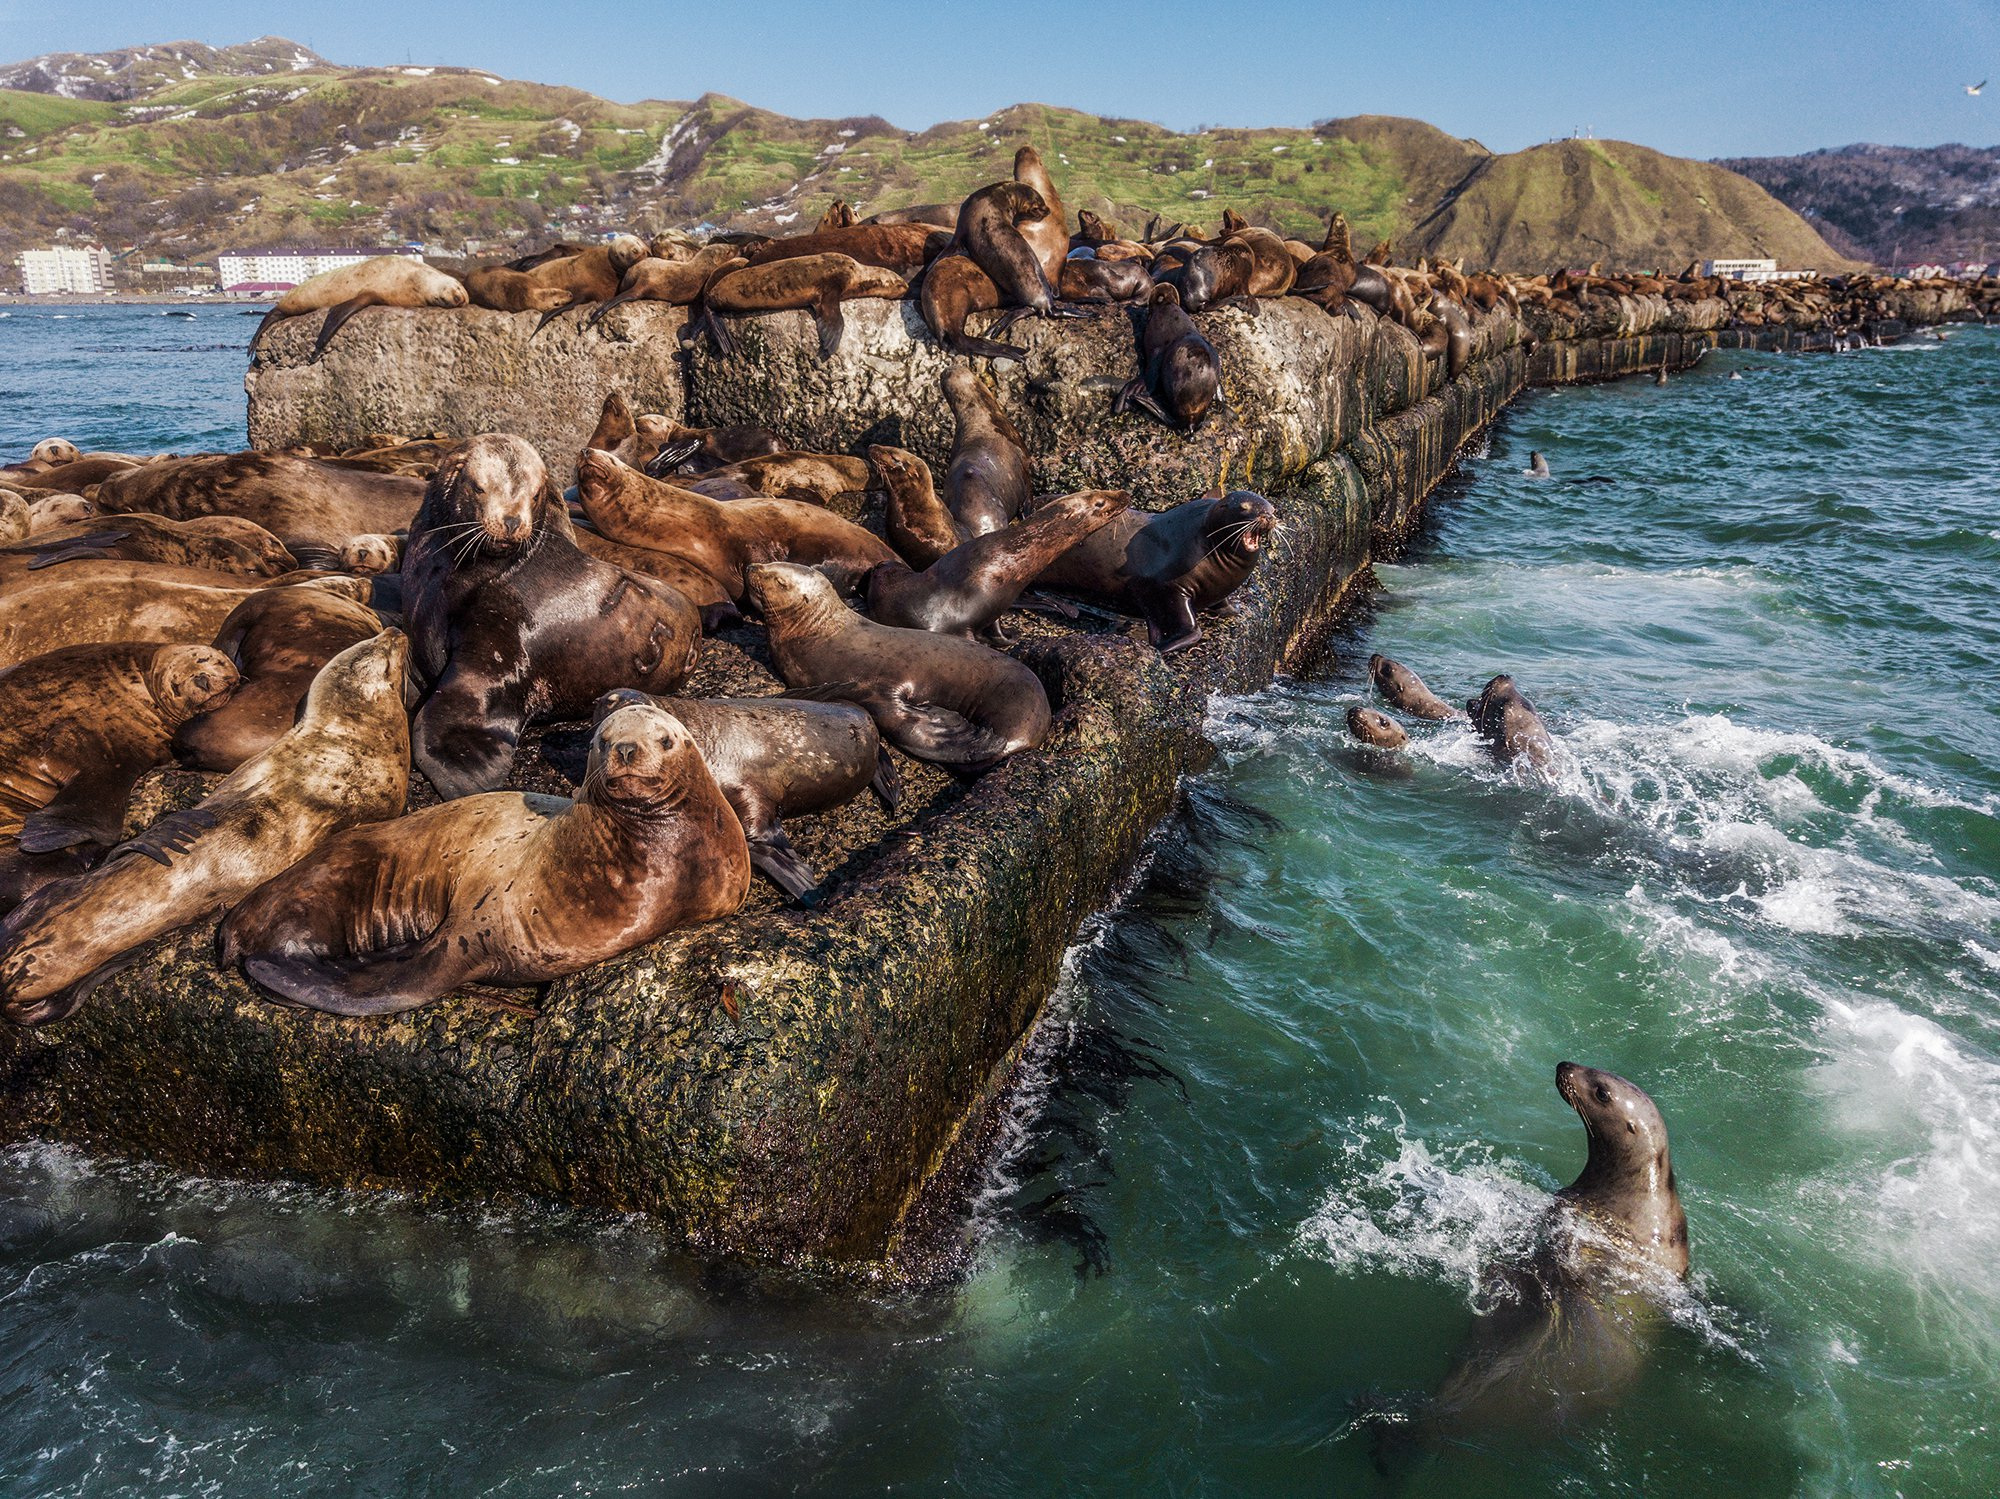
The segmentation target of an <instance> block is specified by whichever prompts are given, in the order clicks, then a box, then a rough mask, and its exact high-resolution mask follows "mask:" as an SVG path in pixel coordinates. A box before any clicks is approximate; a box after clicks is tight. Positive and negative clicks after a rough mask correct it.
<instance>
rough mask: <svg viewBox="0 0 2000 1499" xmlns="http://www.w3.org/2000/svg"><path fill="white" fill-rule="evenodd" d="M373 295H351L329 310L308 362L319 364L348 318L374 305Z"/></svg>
mask: <svg viewBox="0 0 2000 1499" xmlns="http://www.w3.org/2000/svg"><path fill="white" fill-rule="evenodd" d="M374 305H375V298H373V297H350V298H349V299H348V300H347V301H345V302H342V303H341V304H340V305H339V306H337V307H332V308H329V309H328V310H327V314H326V321H325V322H323V323H321V324H320V325H319V337H318V338H317V339H315V340H314V341H313V349H312V353H311V354H309V355H307V356H306V363H307V364H318V363H319V357H320V355H322V354H324V353H325V352H326V346H327V345H328V344H330V343H332V342H333V335H334V334H336V333H338V332H339V331H340V330H341V329H342V328H343V327H345V326H346V323H347V320H348V319H349V318H351V317H353V316H354V314H355V313H357V312H359V311H360V310H361V309H362V308H364V307H373V306H374Z"/></svg>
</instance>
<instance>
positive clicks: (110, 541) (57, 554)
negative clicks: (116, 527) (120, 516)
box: [28, 531, 132, 573]
mask: <svg viewBox="0 0 2000 1499" xmlns="http://www.w3.org/2000/svg"><path fill="white" fill-rule="evenodd" d="M131 534H132V533H131V532H130V531H97V532H93V533H92V534H91V535H89V536H79V537H77V538H76V539H75V540H73V541H58V542H54V543H52V544H50V545H48V546H43V547H37V548H36V549H35V552H34V561H32V562H30V563H29V564H28V571H29V572H31V573H32V572H39V571H41V570H42V569H43V568H45V567H59V566H61V565H62V564H63V563H65V562H104V561H108V560H110V558H111V548H112V546H113V545H115V544H116V543H118V542H121V541H124V540H125V539H126V538H127V537H129V536H130V535H131Z"/></svg>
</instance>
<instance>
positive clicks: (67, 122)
mask: <svg viewBox="0 0 2000 1499" xmlns="http://www.w3.org/2000/svg"><path fill="white" fill-rule="evenodd" d="M0 84H4V85H5V88H4V89H0V254H11V253H12V252H15V251H18V250H19V249H21V248H24V247H26V246H30V245H34V244H43V243H47V242H48V241H49V239H50V237H51V236H52V235H54V234H55V233H56V232H57V231H58V230H67V231H68V232H69V233H70V234H71V235H73V236H76V237H80V238H92V239H101V240H103V241H104V242H105V243H107V244H109V245H111V246H112V247H113V248H114V249H116V250H122V249H124V248H126V247H131V246H138V247H140V248H141V249H143V250H144V251H146V252H147V253H148V254H161V253H164V254H169V255H174V256H181V257H201V256H206V255H209V254H212V253H213V252H214V251H215V250H217V249H218V248H227V247H235V246H242V245H249V244H259V243H278V242H285V241H299V240H336V241H343V242H383V243H387V242H395V241H403V240H416V241H421V242H423V243H425V244H427V245H429V246H430V247H432V248H433V249H434V250H436V251H438V252H441V253H453V252H455V251H457V250H458V249H459V248H460V247H461V246H463V245H465V244H466V243H467V242H468V241H470V242H472V244H473V246H474V247H475V248H477V247H490V246H494V245H502V244H507V243H511V242H514V241H517V240H521V239H536V238H546V237H549V236H551V235H554V234H576V233H583V232H587V231H590V230H594V229H599V228H605V227H612V226H617V227H625V226H632V227H637V228H641V229H655V228H663V227H668V226H672V225H685V224H693V223H703V222H706V223H710V224H715V225H720V226H726V227H732V228H757V229H765V230H782V229H787V228H799V227H804V226H807V225H810V224H811V223H812V222H813V221H814V220H816V219H817V218H818V217H819V215H820V213H821V212H822V211H823V210H824V208H825V207H826V205H827V203H828V202H830V201H831V200H832V199H833V198H834V197H835V196H839V197H843V198H846V199H847V200H849V201H850V202H852V203H854V204H856V205H857V206H858V207H859V208H860V209H861V211H862V212H864V213H866V212H873V211H876V210H879V209H884V208H893V207H901V206H904V205H907V204H910V203H915V202H925V201H935V200H950V199H955V198H957V197H959V196H962V195H963V194H965V193H967V192H969V191H971V190H972V189H974V188H976V187H979V186H980V185H982V184H984V183H987V182H990V181H993V180H994V179H995V178H998V177H1001V176H1004V175H1005V174H1006V172H1007V170H1008V166H1009V163H1010V161H1011V158H1012V155H1013V151H1014V149H1015V147H1016V146H1018V145H1020V144H1021V143H1022V142H1024V141H1033V142H1034V143H1035V144H1036V145H1037V146H1039V147H1040V148H1041V149H1042V151H1043V153H1044V155H1045V156H1047V157H1048V158H1049V164H1050V166H1051V168H1052V169H1053V170H1054V172H1055V174H1056V177H1057V180H1058V182H1059V183H1060V184H1061V185H1062V187H1063V191H1064V194H1065V197H1066V198H1067V200H1068V203H1069V206H1070V207H1071V208H1072V209H1076V208H1092V209H1095V210H1096V211H1098V212H1099V213H1101V214H1104V215H1106V216H1107V217H1109V218H1110V219H1112V220H1113V221H1114V222H1116V223H1118V224H1121V225H1123V226H1125V227H1126V228H1128V229H1131V230H1138V229H1142V228H1143V227H1144V226H1145V224H1146V222H1147V221H1148V219H1150V218H1151V217H1152V216H1153V215H1156V214H1157V215H1160V216H1162V217H1163V218H1165V219H1168V220H1188V221H1192V222H1195V223H1207V222H1211V221H1213V220H1214V219H1215V218H1216V217H1217V216H1218V214H1219V213H1220V210H1221V207H1222V205H1224V204H1225V203H1226V204H1228V205H1230V206H1233V207H1236V208H1238V209H1240V210H1242V211H1243V212H1245V213H1247V214H1248V215H1249V216H1250V217H1251V218H1252V219H1254V220H1257V221H1259V222H1264V223H1268V224H1271V225H1273V226H1274V227H1277V228H1280V229H1282V230H1285V231H1288V232H1291V233H1296V234H1301V235H1309V236H1311V237H1313V238H1315V239H1316V238H1317V237H1318V231H1319V227H1320V226H1321V225H1322V224H1323V223H1324V220H1325V218H1326V215H1327V214H1328V213H1330V212H1331V211H1332V210H1333V209H1335V208H1340V209H1343V210H1344V211H1345V212H1346V214H1347V216H1348V218H1349V220H1350V221H1351V222H1353V223H1354V225H1355V226H1356V229H1357V232H1358V234H1359V236H1360V239H1361V243H1362V244H1363V245H1367V244H1370V243H1372V242H1374V241H1375V240H1378V239H1393V240H1395V241H1396V242H1397V243H1398V245H1399V246H1401V247H1404V248H1419V247H1420V248H1426V249H1442V250H1444V251H1446V252H1447V253H1451V254H1459V253H1464V254H1466V255H1468V257H1469V258H1471V259H1473V260H1476V261H1481V262H1489V261H1490V262H1494V263H1498V264H1502V265H1504V266H1506V267H1507V268H1509V269H1522V268H1535V269H1541V268H1546V267H1548V266H1551V265H1554V264H1559V263H1563V262H1571V263H1577V264H1583V263H1588V262H1589V261H1591V260H1597V259H1602V260H1605V261H1607V262H1610V263H1615V264H1620V265H1635V264H1636V265H1651V264H1653V263H1655V262H1661V263H1667V262H1673V261H1685V260H1687V259H1691V258H1693V257H1695V256H1697V255H1725V254H1747V253H1757V252H1758V250H1759V248H1760V247H1769V248H1768V249H1767V250H1766V251H1765V252H1766V253H1772V254H1776V255H1778V256H1779V257H1780V258H1781V259H1786V260H1791V261H1796V262H1799V263H1804V264H1816V265H1827V264H1831V263H1834V262H1835V261H1836V260H1837V257H1835V256H1834V255H1833V253H1832V252H1831V251H1830V250H1829V249H1828V248H1827V247H1826V246H1825V245H1824V244H1822V243H1821V242H1820V241H1819V240H1818V238H1817V236H1815V235H1814V234H1813V232H1812V230H1811V229H1810V228H1809V227H1808V226H1806V225H1805V224H1804V223H1802V222H1801V221H1800V220H1799V219H1798V218H1797V216H1796V215H1794V214H1792V213H1791V212H1790V211H1789V210H1787V209H1785V208H1784V207H1782V206H1781V205H1779V204H1777V203H1775V202H1773V201H1772V200H1771V199H1770V198H1769V197H1767V196H1766V195H1765V194H1763V193H1762V192H1761V191H1759V190H1758V189H1756V188H1754V187H1752V186H1751V185H1750V184H1749V183H1747V182H1744V181H1742V180H1741V179H1739V178H1735V177H1732V176H1731V175H1730V174H1728V173H1727V172H1724V171H1721V170H1720V169H1718V168H1715V167H1712V166H1707V165H1703V164H1701V163H1696V162H1685V161H1676V160H1674V159H1673V158H1669V157H1662V156H1659V155H1658V154H1657V153H1654V152H1650V151H1644V150H1642V149H1641V148H1639V147H1632V146H1620V145H1614V144H1611V143H1582V142H1569V143H1564V144H1562V145H1559V146H1544V147H1538V148H1536V149H1535V150H1532V151H1524V152H1517V153H1514V154H1512V155H1506V156H1496V155H1494V154H1493V153H1492V152H1490V151H1488V150H1487V149H1486V148H1485V147H1483V146H1481V145H1480V144H1479V143H1478V142H1476V141H1469V140H1459V139H1457V138H1456V137H1453V136H1450V135H1446V134H1445V133H1444V132H1442V131H1440V130H1436V129H1434V128H1433V127H1431V126H1429V125H1425V124H1423V123H1421V122H1419V121H1416V120H1404V119H1394V118H1389V117H1384V116H1358V117H1355V118H1351V119H1338V120H1327V121H1323V122H1322V123H1321V124H1319V125H1318V126H1315V127H1314V128H1312V129H1309V130H1297V129H1272V130H1208V131H1202V132H1200V133H1197V134H1179V133H1176V132H1174V131H1170V130H1166V129H1163V128H1161V127H1160V126H1157V125H1151V124H1146V123H1144V122H1141V121H1136V120H1116V119H1105V118H1101V117H1099V116H1096V115H1089V114H1083V113H1080V112H1078V111H1075V110H1068V109H1058V108H1051V107H1048V106H1044V105H1037V104H1022V105H1016V106H1014V107H1013V108H1010V109H1005V110H1002V111H1000V112H998V113H997V114H994V115H990V116H988V117H986V118H984V119H974V120H959V121H952V122H950V123H947V124H942V125H935V126H932V127H931V128H929V129H927V130H922V131H918V132H914V133H912V132H909V131H906V130H902V129H899V128H897V127H896V126H894V125H891V124H890V123H889V122H888V121H886V120H882V119H879V118H876V117H873V116H870V117H864V118H855V119H845V120H797V119H791V118H789V117H787V116H784V115H778V114H773V113H770V112H769V111H766V110H760V109H756V108H753V107H751V106H749V105H746V104H742V103H739V102H738V101H736V100H733V99H727V98H723V97H721V96H720V95H715V94H709V95H705V96H703V97H702V98H700V99H698V100H696V101H694V102H693V103H691V104H690V103H674V102H667V101H657V100H647V101H643V102H641V103H638V104H631V105H626V104H616V103H613V102H611V101H609V100H605V99H600V98H597V97H596V96H594V95H591V94H587V93H583V92H581V91H579V90H575V89H564V88H551V87H546V86H543V85H540V84H533V83H520V82H512V81H509V80H506V79H501V78H497V77H494V76H493V75H491V74H487V73H481V72H478V71H474V70H470V69H464V68H447V67H391V68H343V67H337V66H335V65H333V64H331V63H328V62H326V61H325V60H324V59H322V58H319V57H316V56H315V55H314V54H312V53H311V52H309V51H307V50H306V49H304V48H302V47H299V46H297V45H296V44H294V43H291V42H288V41H284V40H283V39H281V38H272V37H266V38H263V39H261V40H259V41H256V42H252V43H248V44H246V45H244V46H241V47H225V48H210V47H205V46H202V45H201V44H199V43H192V42H179V43H172V44H168V45H164V46H158V47H141V48H133V49H129V50H127V51H123V52H116V53H105V54H101V55H97V56H83V55H68V54H64V55H58V56H52V57H44V58H36V59H33V60H32V61H29V62H25V63H20V64H17V65H15V66H13V67H8V68H4V69H0Z"/></svg>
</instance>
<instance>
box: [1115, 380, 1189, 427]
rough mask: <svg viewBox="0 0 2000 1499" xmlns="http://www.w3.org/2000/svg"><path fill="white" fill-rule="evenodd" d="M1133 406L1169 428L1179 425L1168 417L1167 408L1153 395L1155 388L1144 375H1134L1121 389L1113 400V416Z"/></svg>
mask: <svg viewBox="0 0 2000 1499" xmlns="http://www.w3.org/2000/svg"><path fill="white" fill-rule="evenodd" d="M1133 406H1137V407H1138V408H1139V409H1140V410H1141V411H1143V412H1145V413H1147V414H1148V415H1149V416H1152V417H1154V418H1155V419H1157V420H1158V421H1160V422H1163V423H1165V424H1166V425H1167V426H1169V427H1172V426H1175V425H1177V423H1176V422H1175V421H1174V419H1173V418H1172V417H1170V416H1168V415H1167V408H1166V407H1164V406H1162V405H1161V404H1160V401H1159V397H1157V396H1155V395H1154V394H1153V388H1152V387H1151V386H1150V385H1148V384H1147V383H1146V377H1145V376H1144V375H1134V376H1133V377H1132V378H1131V379H1130V380H1127V381H1126V382H1125V384H1124V385H1123V386H1122V387H1120V389H1119V391H1118V394H1117V395H1116V396H1115V397H1113V398H1112V402H1111V414H1112V415H1113V416H1117V415H1119V414H1121V413H1123V412H1124V411H1126V410H1128V409H1129V408H1131V407H1133Z"/></svg>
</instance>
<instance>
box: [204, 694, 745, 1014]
mask: <svg viewBox="0 0 2000 1499" xmlns="http://www.w3.org/2000/svg"><path fill="white" fill-rule="evenodd" d="M749 889H750V857H749V852H748V850H747V849H746V848H745V846H744V841H743V829H742V827H741V826H740V825H739V824H738V823H737V820H736V814H735V813H734V812H733V811H731V810H730V807H729V803H728V802H727V801H726V800H725V799H724V798H723V795H722V792H721V790H720V788H718V787H717V785H716V784H715V778H714V777H713V776H712V775H711V774H710V773H709V769H708V766H707V765H706V764H705V763H704V762H703V760H702V756H701V751H700V750H699V749H697V748H696V747H695V742H694V740H693V738H692V737H691V736H690V735H689V733H688V731H687V730H686V729H685V728H683V727H682V726H681V725H680V723H679V722H677V721H676V720H675V719H674V718H673V717H672V716H671V715H670V714H667V713H664V712H662V711H661V710H660V709H658V708H651V707H627V708H621V709H619V710H618V711H617V712H615V713H613V714H611V715H610V716H609V717H607V718H606V719H605V720H604V721H603V722H602V723H601V724H599V725H598V727H597V732H596V733H595V734H594V735H593V736H592V738H591V745H590V765H589V769H588V770H587V771H586V772H585V774H584V779H583V786H582V789H581V790H580V791H579V792H578V794H577V797H576V800H574V801H567V800H565V799H564V798H562V797H557V796H535V795H525V796H524V795H521V794H519V793H517V792H511V791H496V792H490V793H488V794H486V795H483V796H472V797H467V798H466V799H465V800H463V801H455V802H451V803H448V804H447V805H445V806H442V807H427V808H425V809H424V810H422V811H420V812H416V813H413V814H412V815H411V816H408V817H404V818H400V819H398V820H397V821H395V822H386V823H376V824H375V825H373V826H371V827H360V828H353V829H351V830H349V831H347V832H345V833H342V834H340V835H339V836H338V837H335V838H332V839H330V840H328V841H327V842H326V843H324V844H322V845H321V846H320V848H319V849H318V850H317V851H316V852H315V853H313V854H312V855H311V856H310V857H309V858H307V859H305V860H304V861H303V862H301V863H299V864H296V865H294V866H293V867H292V868H291V869H290V870H288V871H286V872H285V873H284V874H282V875H280V876H279V877H278V878H276V879H274V880H272V881H270V882H269V883H268V884H266V885H264V886H263V887H262V888H261V889H259V890H258V891H256V893H255V894H253V895H252V896H251V897H250V898H249V899H248V900H246V901H244V902H243V904H242V905H240V906H238V907H237V908H236V910H235V911H233V912H231V913H230V916H229V919H228V920H226V921H225V922H224V923H223V924H222V929H221V932H220V933H219V935H218V938H217V952H218V954H219V956H220V958H221V960H222V962H223V963H225V964H233V965H240V966H241V967H242V969H243V972H244V974H245V975H246V976H247V977H248V978H249V979H250V980H251V981H252V982H253V983H255V984H257V985H258V986H259V987H261V988H263V989H266V990H268V991H269V992H271V993H272V994H275V995H277V996H278V997H280V998H281V999H283V1000H285V1001H287V1002H288V1003H291V1004H294V1005H299V1006H302V1007H304V1008H308V1009H314V1010H327V1011H331V1012H332V1013H334V1014H336V1015H393V1014H398V1013H400V1012H402V1011H405V1010H414V1009H417V1008H418V1007H420V1006H422V1005H427V1004H430V1003H433V1002H434V1001H436V1000H439V999H442V998H444V996H445V995H447V994H449V993H451V991H452V990H454V989H456V988H458V987H459V986H460V985H461V984H467V983H474V982H478V983H489V984H508V985H516V984H519V985H526V984H542V983H547V982H548V981H549V980H550V979H556V978H561V977H562V976H563V975H564V974H568V973H575V972H577V971H578V970H579V969H583V968H588V967H589V966H590V965H591V964H593V963H599V962H602V961H604V960H605V959H606V958H612V957H616V956H617V955H618V954H619V953H622V952H627V951H629V950H630V949H632V948H634V947H638V946H640V945H642V944H644V943H647V942H651V941H654V940H656V939H657V938H659V937H662V936H664V935H665V934H666V933H668V932H670V931H672V930H673V929H674V928H676V927H681V926H688V925H691V924H692V923H694V922H698V921H710V920H713V919H714V918H716V917H718V916H727V915H728V914H730V912H732V911H734V910H736V909H737V908H738V907H739V906H741V905H742V904H743V897H744V896H745V895H746V894H748V893H749Z"/></svg>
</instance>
